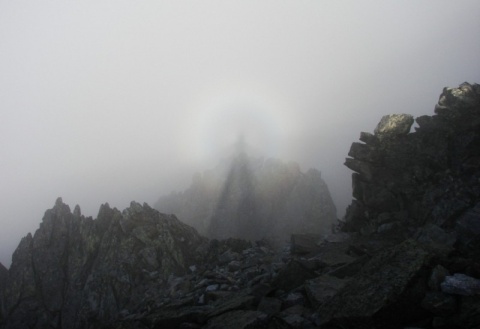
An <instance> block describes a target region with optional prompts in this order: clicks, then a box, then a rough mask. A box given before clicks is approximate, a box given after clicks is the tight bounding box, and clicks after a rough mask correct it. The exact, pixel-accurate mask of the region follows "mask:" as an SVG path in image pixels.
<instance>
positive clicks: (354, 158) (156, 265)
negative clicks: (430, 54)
mask: <svg viewBox="0 0 480 329" xmlns="http://www.w3.org/2000/svg"><path fill="white" fill-rule="evenodd" d="M435 112H436V115H434V116H423V117H419V118H417V119H416V121H417V123H418V125H419V127H418V128H417V129H416V131H415V132H409V131H410V127H411V125H412V124H413V118H412V117H411V116H409V115H403V114H402V115H391V116H386V117H384V118H382V120H381V121H380V123H379V125H378V127H377V129H375V132H374V134H369V133H362V134H361V136H360V139H361V141H363V142H364V144H361V143H354V144H353V145H352V148H351V151H350V153H349V155H350V156H351V158H349V159H347V161H346V164H347V166H348V167H349V168H351V169H353V170H354V171H355V173H354V174H353V187H354V189H353V195H354V198H355V200H353V201H352V204H351V205H350V206H349V208H348V211H347V214H346V216H345V218H344V220H343V222H342V223H341V225H340V226H339V228H338V231H337V232H336V233H334V234H331V235H329V236H327V237H322V236H319V235H315V234H294V235H292V237H291V243H290V245H288V246H286V247H285V248H284V249H282V250H274V249H273V248H271V247H270V245H269V244H268V242H267V241H257V242H251V241H247V240H241V239H227V240H215V239H212V240H207V239H205V238H202V237H201V236H200V235H198V234H197V233H196V231H195V230H194V229H192V228H190V227H188V226H186V225H184V224H182V223H180V222H179V221H178V220H177V219H176V218H175V217H172V216H168V215H163V214H160V213H159V212H157V211H155V210H153V209H151V208H150V207H148V205H143V206H141V205H139V204H137V203H132V205H131V207H130V208H128V209H127V210H125V211H124V212H119V211H118V210H116V209H110V207H108V206H102V208H101V211H100V213H99V217H98V218H97V219H96V220H92V219H89V218H84V217H83V216H81V215H80V211H79V208H76V209H75V210H74V212H73V213H71V212H70V211H69V209H68V206H66V205H64V204H63V203H62V202H61V200H59V201H57V203H56V205H55V207H54V208H53V209H52V210H49V211H47V213H46V215H45V218H44V221H43V223H42V225H41V227H40V228H39V230H38V231H37V232H36V233H35V235H34V236H33V237H32V236H31V235H28V236H27V237H25V238H24V239H23V240H22V242H21V243H20V245H19V247H18V248H17V250H16V251H15V253H14V257H13V262H12V267H11V268H10V269H9V270H8V274H7V275H6V278H5V271H4V270H2V268H1V267H0V279H1V280H0V283H1V284H0V288H1V287H5V292H4V295H3V297H4V300H5V304H4V306H5V307H4V310H3V311H2V320H1V321H2V322H1V323H2V324H1V327H4V328H47V327H48V328H125V329H127V328H183V329H186V328H208V329H213V328H238V329H247V328H270V329H274V328H323V329H327V328H329V329H333V328H338V329H340V328H342V329H344V328H365V329H367V328H404V329H407V328H417V329H419V328H423V329H430V328H435V329H437V328H479V327H480V316H479V314H480V261H479V259H480V257H479V256H480V255H479V250H480V248H479V246H480V229H479V227H480V226H479V223H480V206H479V200H480V162H479V161H478V159H479V158H480V157H479V156H480V154H479V150H480V129H479V128H480V86H479V85H477V84H474V85H470V84H467V83H464V84H462V85H460V87H459V88H446V89H444V91H443V93H442V95H441V97H440V100H439V104H438V105H437V106H436V109H435ZM149 234H151V235H149ZM158 237H161V238H158ZM41 263H44V264H41ZM2 273H3V274H2ZM2 278H3V279H2Z"/></svg>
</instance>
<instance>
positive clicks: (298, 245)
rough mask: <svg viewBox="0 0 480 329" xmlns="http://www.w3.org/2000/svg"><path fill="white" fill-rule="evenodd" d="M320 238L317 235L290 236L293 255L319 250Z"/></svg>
mask: <svg viewBox="0 0 480 329" xmlns="http://www.w3.org/2000/svg"><path fill="white" fill-rule="evenodd" d="M321 240H322V237H321V236H320V235H317V234H292V236H291V238H290V241H291V250H292V253H294V254H299V255H302V254H310V253H314V252H315V251H318V250H319V243H320V241H321Z"/></svg>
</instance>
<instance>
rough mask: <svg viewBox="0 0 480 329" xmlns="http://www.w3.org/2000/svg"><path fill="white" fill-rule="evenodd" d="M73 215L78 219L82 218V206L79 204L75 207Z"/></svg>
mask: <svg viewBox="0 0 480 329" xmlns="http://www.w3.org/2000/svg"><path fill="white" fill-rule="evenodd" d="M73 214H74V215H75V216H76V217H80V216H81V215H82V211H81V210H80V206H79V205H78V204H77V205H76V206H75V209H73Z"/></svg>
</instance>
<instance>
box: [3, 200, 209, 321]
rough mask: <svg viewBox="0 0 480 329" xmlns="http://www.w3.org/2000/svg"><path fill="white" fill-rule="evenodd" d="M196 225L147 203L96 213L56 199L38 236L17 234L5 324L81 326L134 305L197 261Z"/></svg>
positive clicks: (198, 242) (107, 318)
mask: <svg viewBox="0 0 480 329" xmlns="http://www.w3.org/2000/svg"><path fill="white" fill-rule="evenodd" d="M204 243H206V240H205V239H204V238H202V237H200V236H199V235H198V234H197V233H196V231H195V230H194V229H193V228H191V227H189V226H186V225H185V224H183V223H181V222H179V221H178V220H177V219H176V218H175V217H173V216H166V215H162V214H160V213H158V211H156V210H153V209H152V208H150V207H149V206H148V205H146V204H145V205H143V206H141V205H140V204H138V203H135V202H132V204H131V206H130V208H127V209H126V210H125V211H124V212H123V213H120V212H119V211H118V210H117V209H111V208H110V207H108V205H103V206H102V207H101V209H100V212H99V216H98V219H97V220H92V219H91V218H85V217H83V216H81V215H80V212H79V211H75V212H74V213H73V214H72V212H71V211H70V208H69V207H68V206H67V205H65V204H64V203H63V202H62V200H61V199H60V198H59V199H58V200H57V201H56V203H55V207H54V208H52V209H50V210H48V211H47V212H46V213H45V216H44V218H43V221H42V223H41V225H40V228H39V229H38V230H37V231H36V232H35V235H34V236H33V237H32V235H30V234H29V235H27V236H26V237H25V238H23V239H22V241H21V242H20V245H19V246H18V248H17V250H16V251H15V253H14V255H13V259H12V265H11V267H10V270H9V276H8V279H7V284H6V286H7V288H6V291H5V309H6V313H7V315H8V316H7V318H8V321H7V328H22V327H32V328H43V327H47V326H51V327H53V328H60V327H63V328H66V327H69V328H84V327H85V326H86V325H87V323H90V322H92V321H97V320H98V321H109V320H112V319H115V318H117V317H118V315H119V313H120V312H121V311H122V310H123V309H129V308H131V307H133V306H136V305H137V304H138V303H139V302H141V301H142V300H144V298H145V297H146V295H148V292H149V291H150V290H152V289H154V288H155V287H157V288H158V287H161V283H162V281H163V280H166V279H167V278H168V277H169V276H170V275H175V274H177V275H178V274H184V273H186V272H187V269H188V266H190V265H192V264H196V263H200V261H199V259H200V258H199V255H198V254H197V253H196V252H195V251H196V249H197V248H198V247H200V246H201V245H202V244H204Z"/></svg>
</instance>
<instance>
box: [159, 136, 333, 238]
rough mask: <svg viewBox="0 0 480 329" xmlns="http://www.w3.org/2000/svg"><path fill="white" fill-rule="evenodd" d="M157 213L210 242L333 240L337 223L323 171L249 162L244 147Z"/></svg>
mask: <svg viewBox="0 0 480 329" xmlns="http://www.w3.org/2000/svg"><path fill="white" fill-rule="evenodd" d="M240 144H241V143H240ZM155 208H156V209H158V210H159V211H161V212H166V213H174V214H176V215H177V216H178V218H179V219H180V220H182V221H184V222H185V223H187V224H189V225H191V226H193V227H195V228H196V229H197V230H198V231H199V232H200V233H202V234H204V235H206V236H207V237H209V238H216V239H226V238H230V237H234V238H242V239H249V240H252V241H255V240H260V239H268V240H270V241H272V242H276V244H277V245H281V244H284V243H285V241H288V240H289V239H290V235H291V234H292V233H315V234H328V233H330V232H331V229H332V225H334V224H336V221H337V217H336V208H335V205H334V203H333V201H332V198H331V196H330V193H329V191H328V186H327V184H326V183H325V181H324V180H323V179H322V177H321V173H320V171H318V170H316V169H310V170H308V171H307V172H302V171H301V170H300V166H299V165H298V164H297V163H294V162H291V163H284V162H282V161H280V160H277V159H263V158H254V157H250V156H248V155H247V154H246V152H245V151H243V148H242V147H239V151H238V152H237V154H236V155H235V156H233V157H232V158H231V159H228V160H225V161H224V162H222V163H220V164H219V165H218V166H217V167H216V168H215V169H214V170H210V171H207V172H205V173H204V174H203V175H200V174H197V175H195V176H194V179H193V182H192V185H191V186H190V188H188V189H187V190H186V191H184V192H181V193H172V194H170V195H167V196H164V197H162V198H160V199H159V201H158V202H157V203H156V204H155Z"/></svg>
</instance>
